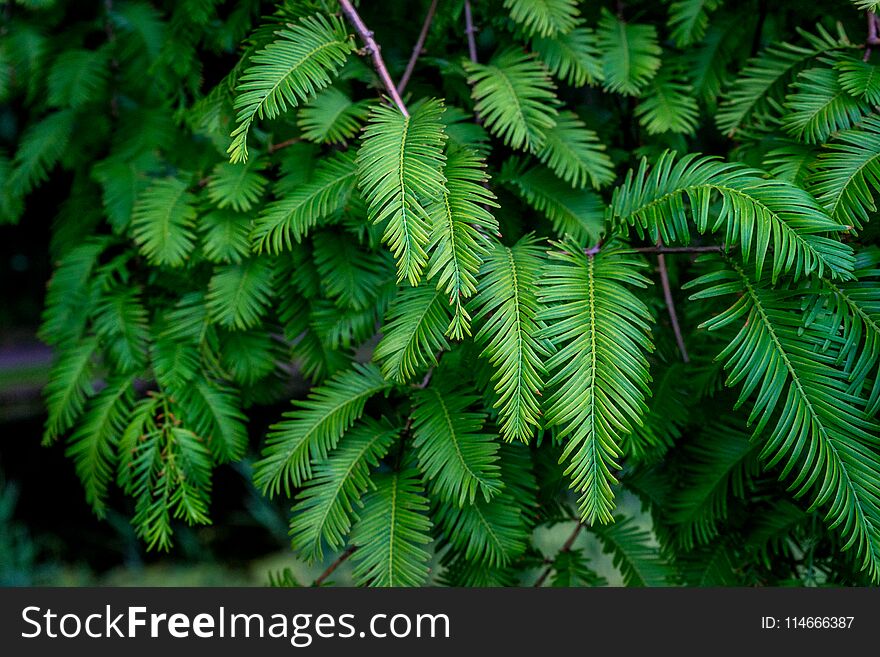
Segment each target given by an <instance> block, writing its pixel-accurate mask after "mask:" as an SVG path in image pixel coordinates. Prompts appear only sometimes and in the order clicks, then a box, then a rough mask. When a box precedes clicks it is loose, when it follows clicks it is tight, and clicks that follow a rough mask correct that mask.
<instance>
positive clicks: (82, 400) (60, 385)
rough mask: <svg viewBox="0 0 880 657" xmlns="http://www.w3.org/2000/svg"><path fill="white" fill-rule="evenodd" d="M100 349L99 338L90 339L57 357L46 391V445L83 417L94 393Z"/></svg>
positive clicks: (50, 372) (65, 349) (44, 439)
mask: <svg viewBox="0 0 880 657" xmlns="http://www.w3.org/2000/svg"><path fill="white" fill-rule="evenodd" d="M97 346H98V344H97V340H96V339H95V338H87V339H85V340H83V341H81V342H79V343H78V344H75V345H72V346H70V347H66V348H64V349H63V350H61V352H60V353H59V354H58V355H57V356H56V358H55V362H54V363H53V364H52V369H51V370H50V371H49V383H47V384H46V389H45V391H44V394H45V397H46V409H47V411H48V413H49V416H48V417H47V418H46V427H45V431H44V432H43V444H46V445H48V444H50V443H52V442H53V441H54V440H55V439H56V438H58V437H59V436H60V435H61V434H63V433H64V432H65V431H67V430H68V429H70V428H71V427H72V426H73V425H74V423H75V422H76V421H77V420H78V419H79V417H80V415H82V412H83V408H85V405H86V400H87V399H88V398H89V397H91V396H92V394H93V393H94V388H93V385H92V376H93V366H94V364H93V358H94V355H95V351H96V349H97Z"/></svg>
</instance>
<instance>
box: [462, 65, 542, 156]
mask: <svg viewBox="0 0 880 657" xmlns="http://www.w3.org/2000/svg"><path fill="white" fill-rule="evenodd" d="M465 70H466V71H467V72H468V83H469V84H470V85H471V86H472V91H471V96H472V97H473V99H474V102H475V106H474V111H475V112H476V113H477V115H478V116H479V117H480V118H481V119H482V121H483V123H484V125H485V126H486V127H487V128H488V129H489V131H490V132H491V133H492V134H494V135H495V136H497V137H499V138H500V139H502V140H503V141H504V143H505V144H507V145H508V146H510V147H511V148H516V149H519V150H525V151H530V152H533V153H534V152H537V151H538V150H539V149H540V147H541V145H542V144H543V143H544V133H545V131H547V130H549V129H550V128H552V127H553V126H554V125H555V123H556V121H555V117H556V105H557V104H558V101H557V99H556V94H555V93H554V88H555V87H554V85H553V82H552V81H551V80H550V76H549V73H548V71H547V69H546V68H545V67H544V65H543V64H541V62H539V61H538V60H536V59H535V58H534V57H533V56H531V55H529V54H527V53H525V52H524V51H522V50H520V49H519V48H508V49H507V50H504V51H503V52H501V53H499V54H497V55H495V56H494V57H493V58H492V59H491V60H490V61H489V63H488V64H487V65H483V64H477V63H474V62H465Z"/></svg>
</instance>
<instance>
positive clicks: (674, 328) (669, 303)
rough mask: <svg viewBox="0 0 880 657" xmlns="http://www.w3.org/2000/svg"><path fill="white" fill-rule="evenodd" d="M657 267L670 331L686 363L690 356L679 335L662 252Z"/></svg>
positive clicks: (682, 338)
mask: <svg viewBox="0 0 880 657" xmlns="http://www.w3.org/2000/svg"><path fill="white" fill-rule="evenodd" d="M657 246H658V247H660V246H662V244H661V243H660V240H657ZM657 269H658V271H659V272H660V284H661V285H662V286H663V299H664V300H665V301H666V310H667V311H668V312H669V321H670V323H671V324H672V332H673V333H674V334H675V344H677V345H678V350H679V351H680V352H681V359H682V360H683V361H684V362H685V363H687V362H689V361H690V358H688V352H687V347H685V345H684V337H683V336H682V335H681V327H680V326H679V325H678V314H677V313H676V312H675V301H673V299H672V287H671V286H670V285H669V271H668V270H667V269H666V256H665V255H664V254H663V253H658V254H657Z"/></svg>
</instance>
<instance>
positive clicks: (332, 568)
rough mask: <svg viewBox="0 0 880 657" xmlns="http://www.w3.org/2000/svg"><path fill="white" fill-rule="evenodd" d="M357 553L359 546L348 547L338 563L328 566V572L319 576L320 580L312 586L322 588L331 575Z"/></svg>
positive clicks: (337, 560)
mask: <svg viewBox="0 0 880 657" xmlns="http://www.w3.org/2000/svg"><path fill="white" fill-rule="evenodd" d="M355 552H357V545H351V546H349V547H347V548H346V549H345V552H343V553H342V554H340V555H339V557H338V558H337V559H336V561H334V562H333V563H331V564H330V565H329V566H327V570H325V571H324V572H323V573H321V574H320V575H318V578H317V579H316V580H315V581H314V582H312V586H321V584H323V583H324V580H325V579H327V578H328V577H330V575H332V574H333V571H335V570H336V569H337V568H339V566H341V565H342V564H343V563H345V562H346V561H347V560H348V558H349V557H350V556H351V555H353V554H354V553H355Z"/></svg>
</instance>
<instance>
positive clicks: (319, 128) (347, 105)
mask: <svg viewBox="0 0 880 657" xmlns="http://www.w3.org/2000/svg"><path fill="white" fill-rule="evenodd" d="M369 113H370V109H369V105H368V103H367V102H366V101H363V100H360V101H358V102H356V103H355V102H352V100H351V99H350V98H349V97H348V96H346V95H345V94H344V93H342V92H341V91H339V89H336V88H334V87H330V88H329V89H326V90H325V91H322V92H321V93H320V94H318V96H317V98H315V99H314V100H313V101H312V102H310V103H309V104H308V105H306V106H305V107H303V108H302V109H301V110H300V112H299V115H298V122H299V128H300V130H302V136H303V139H308V140H309V141H313V142H316V143H319V144H339V145H343V144H345V143H346V142H348V141H349V140H350V139H352V138H354V136H355V135H357V133H358V132H360V129H361V125H362V124H363V122H364V121H365V120H366V118H367V115H369Z"/></svg>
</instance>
